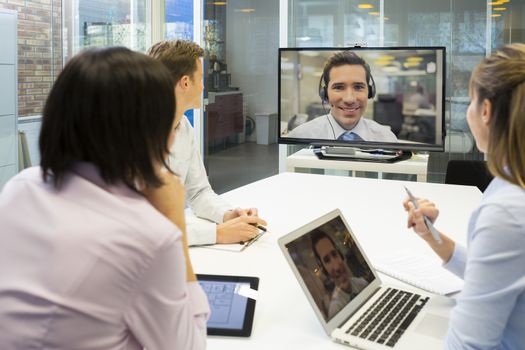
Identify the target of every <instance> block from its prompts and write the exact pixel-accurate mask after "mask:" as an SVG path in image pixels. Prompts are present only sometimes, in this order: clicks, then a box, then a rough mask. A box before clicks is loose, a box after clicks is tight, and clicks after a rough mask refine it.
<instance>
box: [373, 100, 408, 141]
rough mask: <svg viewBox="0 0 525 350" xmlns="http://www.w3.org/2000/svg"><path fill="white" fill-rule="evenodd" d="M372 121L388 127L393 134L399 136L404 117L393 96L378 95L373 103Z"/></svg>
mask: <svg viewBox="0 0 525 350" xmlns="http://www.w3.org/2000/svg"><path fill="white" fill-rule="evenodd" d="M374 120H375V121H376V122H378V123H379V124H383V125H388V126H390V129H391V130H392V132H393V133H394V135H396V136H399V133H400V132H401V129H402V126H403V121H404V116H403V108H402V106H401V103H399V102H398V101H397V100H396V96H395V95H389V94H379V95H378V96H377V101H376V102H375V103H374Z"/></svg>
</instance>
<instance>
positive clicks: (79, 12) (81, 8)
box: [63, 0, 151, 61]
mask: <svg viewBox="0 0 525 350" xmlns="http://www.w3.org/2000/svg"><path fill="white" fill-rule="evenodd" d="M149 3H150V1H149V0H71V1H63V8H64V24H65V26H64V58H65V61H67V60H68V59H69V58H71V57H72V56H73V55H75V54H76V53H77V52H79V51H80V50H82V49H84V48H87V47H95V46H114V45H120V46H126V47H129V48H130V49H133V50H138V51H145V50H146V49H147V48H148V47H149V46H150V30H151V26H150V23H149V20H148V19H147V11H149Z"/></svg>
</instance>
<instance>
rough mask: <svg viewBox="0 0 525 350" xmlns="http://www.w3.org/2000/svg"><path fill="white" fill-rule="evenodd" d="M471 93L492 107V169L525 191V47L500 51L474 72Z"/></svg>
mask: <svg viewBox="0 0 525 350" xmlns="http://www.w3.org/2000/svg"><path fill="white" fill-rule="evenodd" d="M470 91H471V93H474V94H475V96H476V97H477V101H478V103H480V104H481V103H482V102H483V101H484V100H485V99H486V100H489V101H490V102H491V104H492V111H491V112H492V119H491V124H490V136H489V143H488V149H487V158H488V162H487V163H488V168H489V170H490V172H491V173H492V174H493V175H494V176H499V177H501V178H503V179H505V180H507V181H509V182H511V183H513V184H516V185H518V186H520V187H521V188H523V189H525V44H510V45H505V46H503V47H501V48H499V49H498V50H497V51H496V52H495V53H493V54H492V55H490V56H489V57H487V58H485V59H484V60H483V61H481V63H480V64H479V65H478V66H477V67H476V68H475V69H474V72H473V73H472V77H471V78H470Z"/></svg>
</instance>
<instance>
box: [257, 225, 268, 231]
mask: <svg viewBox="0 0 525 350" xmlns="http://www.w3.org/2000/svg"><path fill="white" fill-rule="evenodd" d="M255 226H257V228H258V229H259V230H261V231H263V232H266V227H264V226H261V225H255Z"/></svg>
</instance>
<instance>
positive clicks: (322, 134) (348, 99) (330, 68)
mask: <svg viewBox="0 0 525 350" xmlns="http://www.w3.org/2000/svg"><path fill="white" fill-rule="evenodd" d="M319 96H320V97H321V100H322V102H323V104H325V103H329V104H330V107H331V108H330V112H329V113H328V114H326V115H323V116H320V117H317V118H315V119H313V120H311V121H309V122H307V123H304V124H302V125H299V126H298V127H296V128H295V129H293V130H292V131H290V133H288V136H289V137H295V138H308V139H329V140H344V141H376V142H397V138H396V136H395V135H394V133H393V132H392V131H391V130H390V128H389V127H388V126H384V125H381V124H378V123H377V122H375V121H373V120H371V119H365V118H362V116H363V114H364V113H365V111H366V107H367V105H368V99H370V98H373V97H374V96H375V84H374V79H373V77H372V74H371V72H370V66H369V65H368V64H367V63H366V62H365V61H364V60H363V59H362V58H361V57H359V56H358V55H357V54H355V53H354V52H352V51H341V52H336V53H335V54H333V55H332V56H331V57H330V58H329V59H328V61H327V63H326V64H325V66H324V69H323V74H322V75H321V79H320V81H319Z"/></svg>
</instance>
